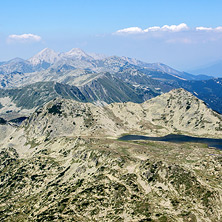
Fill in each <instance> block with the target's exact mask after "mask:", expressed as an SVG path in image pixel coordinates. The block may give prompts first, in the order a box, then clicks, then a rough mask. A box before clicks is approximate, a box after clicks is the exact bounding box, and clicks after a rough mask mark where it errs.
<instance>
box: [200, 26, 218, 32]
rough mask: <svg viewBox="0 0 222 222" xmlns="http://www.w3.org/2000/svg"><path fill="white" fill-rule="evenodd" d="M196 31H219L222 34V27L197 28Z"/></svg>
mask: <svg viewBox="0 0 222 222" xmlns="http://www.w3.org/2000/svg"><path fill="white" fill-rule="evenodd" d="M196 31H217V32H222V26H218V27H216V28H212V27H203V26H200V27H196Z"/></svg>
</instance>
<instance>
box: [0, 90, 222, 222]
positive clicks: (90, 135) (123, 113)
mask: <svg viewBox="0 0 222 222" xmlns="http://www.w3.org/2000/svg"><path fill="white" fill-rule="evenodd" d="M187 102H189V104H187ZM164 114H165V115H164ZM3 122H4V121H3ZM189 122H190V123H189ZM4 124H5V122H4ZM220 124H221V116H220V115H218V114H217V113H215V112H213V111H212V110H209V109H208V108H207V107H206V106H205V104H204V103H203V102H202V101H200V100H198V99H197V98H196V97H194V96H193V95H191V94H190V93H188V92H187V91H185V90H183V89H178V90H173V91H171V92H169V93H166V94H163V95H161V96H159V97H156V98H154V99H152V100H150V101H147V102H144V103H142V104H136V103H122V104H121V103H113V104H110V105H107V106H104V107H102V106H96V105H93V104H90V103H82V102H78V101H73V100H67V99H55V100H53V101H51V102H49V103H47V104H46V105H44V106H43V107H42V108H39V109H38V110H36V111H35V112H34V113H33V114H32V115H31V117H30V118H29V119H27V120H25V121H24V122H23V124H22V125H21V126H20V127H19V128H15V127H14V128H13V130H11V131H10V132H9V135H8V137H5V138H4V140H1V144H0V147H1V148H0V178H1V180H0V197H1V198H0V212H1V213H0V219H1V221H129V222H131V221H132V222H137V221H140V222H142V221H156V222H158V221H161V222H163V221H175V222H176V221H181V222H183V221H197V222H199V221H200V222H201V221H209V222H210V221H220V220H221V219H222V212H221V209H222V202H221V200H222V195H221V194H222V186H221V176H222V174H221V172H222V158H221V155H222V153H221V150H215V149H209V148H207V147H206V145H204V144H191V143H186V144H171V143H167V142H150V141H131V142H127V141H125V142H124V141H119V140H116V139H115V138H116V137H118V136H119V135H121V134H122V133H139V134H148V133H149V134H153V135H160V134H163V133H169V132H172V131H174V132H178V131H179V130H181V131H184V132H185V133H191V132H192V133H194V134H196V135H197V134H202V135H203V134H207V135H211V136H213V135H216V134H217V135H216V136H217V137H222V129H221V128H220ZM203 126H204V127H203ZM0 129H1V128H0Z"/></svg>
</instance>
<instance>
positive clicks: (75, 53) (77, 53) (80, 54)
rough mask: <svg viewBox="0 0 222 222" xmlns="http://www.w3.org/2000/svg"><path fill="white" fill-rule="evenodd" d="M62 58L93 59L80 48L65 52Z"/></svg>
mask: <svg viewBox="0 0 222 222" xmlns="http://www.w3.org/2000/svg"><path fill="white" fill-rule="evenodd" d="M62 57H65V58H72V59H80V60H81V59H92V57H91V56H89V55H88V54H87V53H85V52H84V51H83V50H82V49H80V48H73V49H71V50H70V51H68V52H65V53H63V54H62Z"/></svg>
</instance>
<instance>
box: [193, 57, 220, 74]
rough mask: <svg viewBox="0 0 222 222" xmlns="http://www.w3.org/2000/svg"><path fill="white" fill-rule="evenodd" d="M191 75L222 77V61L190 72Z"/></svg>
mask: <svg viewBox="0 0 222 222" xmlns="http://www.w3.org/2000/svg"><path fill="white" fill-rule="evenodd" d="M191 73H194V74H205V75H211V76H214V77H222V60H221V61H218V62H215V63H213V64H211V65H208V66H203V67H202V68H199V69H195V70H191Z"/></svg>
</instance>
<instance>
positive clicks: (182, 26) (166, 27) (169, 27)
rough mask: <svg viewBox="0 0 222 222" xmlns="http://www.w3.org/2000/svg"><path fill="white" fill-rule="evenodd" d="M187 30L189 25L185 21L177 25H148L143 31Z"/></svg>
mask: <svg viewBox="0 0 222 222" xmlns="http://www.w3.org/2000/svg"><path fill="white" fill-rule="evenodd" d="M186 30H189V27H188V26H187V24H185V23H181V24H179V25H164V26H162V27H160V26H153V27H149V28H147V29H145V30H144V32H156V31H168V32H180V31H186Z"/></svg>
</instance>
